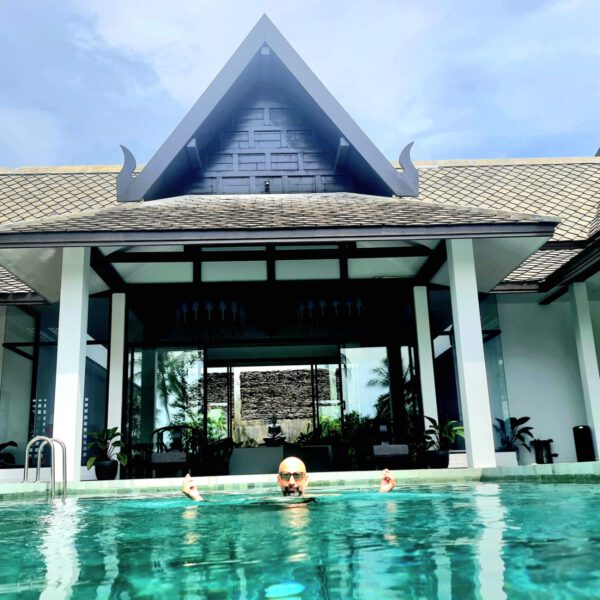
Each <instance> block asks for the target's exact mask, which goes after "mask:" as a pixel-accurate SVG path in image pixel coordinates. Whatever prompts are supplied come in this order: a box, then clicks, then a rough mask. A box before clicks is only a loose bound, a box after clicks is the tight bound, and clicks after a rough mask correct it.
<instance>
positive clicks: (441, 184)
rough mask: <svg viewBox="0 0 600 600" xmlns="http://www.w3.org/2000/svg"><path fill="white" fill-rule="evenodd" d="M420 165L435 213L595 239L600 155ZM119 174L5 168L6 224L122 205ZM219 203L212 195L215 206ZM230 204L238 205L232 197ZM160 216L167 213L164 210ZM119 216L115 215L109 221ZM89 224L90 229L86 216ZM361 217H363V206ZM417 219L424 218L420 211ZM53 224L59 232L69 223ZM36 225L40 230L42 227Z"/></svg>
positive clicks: (540, 264) (544, 271)
mask: <svg viewBox="0 0 600 600" xmlns="http://www.w3.org/2000/svg"><path fill="white" fill-rule="evenodd" d="M417 166H418V168H419V173H420V181H421V186H420V195H419V200H425V201H427V202H428V204H427V207H428V211H429V210H430V208H431V204H429V202H431V203H435V204H441V205H454V206H457V207H475V208H487V209H491V210H492V211H496V212H499V211H501V212H502V213H505V211H510V212H513V213H515V212H518V213H533V214H538V215H540V214H551V215H556V216H558V217H559V218H560V219H561V223H560V225H559V226H558V227H557V228H556V230H555V233H554V236H553V238H552V239H553V241H555V242H570V241H579V240H585V239H587V238H588V235H589V233H590V227H592V224H593V221H594V218H595V216H596V213H597V205H598V203H599V202H600V158H599V157H591V158H587V157H584V158H556V159H505V160H473V161H435V162H427V163H417ZM119 170H120V167H115V166H99V167H93V166H92V167H47V168H43V167H40V168H20V169H0V223H5V224H6V223H9V222H11V223H14V224H15V225H16V224H17V223H21V225H20V226H24V225H25V223H22V222H23V221H32V220H35V221H39V220H40V219H44V218H45V217H50V216H57V215H66V214H69V215H73V214H77V213H80V212H87V211H90V210H94V211H95V210H97V209H103V208H108V207H117V206H120V205H119V203H118V202H117V198H116V176H117V173H118V172H119ZM217 198H219V197H217V196H213V197H212V199H213V201H214V200H216V199H217ZM238 198H239V197H238ZM246 198H247V202H249V203H253V202H254V203H257V202H259V201H260V202H262V201H263V200H264V198H265V196H258V197H253V198H249V197H246ZM196 199H197V200H198V199H199V200H201V201H205V199H202V198H198V197H196ZM313 199H314V197H313V198H311V201H312V200H313ZM379 200H382V199H379ZM229 201H234V200H233V198H232V197H230V200H229ZM155 202H161V201H155ZM167 202H174V201H173V200H168V201H167ZM389 202H393V203H396V204H393V205H392V206H394V207H396V208H398V207H399V206H400V204H399V203H398V200H397V199H394V200H392V201H389ZM409 202H415V201H414V200H412V201H409ZM145 204H146V205H150V204H151V203H149V202H148V203H145ZM133 206H134V207H135V206H139V204H137V203H136V204H134V205H133ZM247 206H250V204H248V205H247ZM253 206H254V205H253ZM370 206H371V209H372V208H373V205H372V204H371V205H370ZM222 208H224V207H222ZM263 208H264V207H263ZM315 208H316V207H315ZM321 209H322V206H321ZM153 210H159V209H158V206H157V207H156V209H153ZM303 210H307V211H308V213H303V214H304V217H303V219H307V218H309V217H308V215H310V214H311V211H310V210H309V209H308V207H304V209H303ZM386 210H387V209H386ZM151 212H152V211H150V213H151ZM150 213H148V214H150ZM113 214H115V213H113V212H112V211H110V213H109V216H110V215H113ZM118 214H120V212H119V213H118ZM136 214H137V213H136ZM436 214H440V213H436ZM457 214H458V213H456V212H454V215H455V216H456V215H457ZM482 214H483V213H482ZM315 216H316V215H315V214H312V217H313V218H314V217H315ZM372 217H373V215H372ZM82 218H83V219H84V220H83V221H82V222H83V223H85V222H86V217H85V216H84V215H82ZM238 218H241V216H238ZM356 218H358V219H360V215H359V214H358V207H357V215H356ZM411 218H412V219H414V218H416V213H415V214H412V215H411ZM421 218H423V217H421ZM480 218H481V217H480ZM485 218H489V216H487V217H485ZM68 221H71V219H68ZM52 222H53V223H54V226H56V227H58V226H59V224H60V223H61V222H62V221H60V220H59V221H56V220H55V219H52ZM371 222H372V221H371ZM74 223H75V222H74ZM76 223H80V221H76ZM29 225H31V226H33V227H40V223H37V224H35V225H34V224H33V223H28V224H27V226H29ZM71 226H73V225H71ZM13 231H14V229H13ZM578 252H579V250H577V249H573V248H569V249H568V250H562V251H559V250H557V249H553V250H552V251H548V250H540V251H538V252H537V253H536V254H534V255H533V256H532V257H531V258H530V259H528V260H527V261H526V262H525V263H523V265H521V267H519V269H517V270H516V271H515V272H514V273H513V274H511V275H510V276H509V277H508V278H507V281H540V280H542V279H544V278H545V277H547V276H548V275H549V274H550V273H551V272H553V271H554V270H556V268H558V267H560V266H562V265H563V264H564V263H565V262H566V261H568V260H570V259H571V258H572V257H573V256H575V255H576V254H577V253H578Z"/></svg>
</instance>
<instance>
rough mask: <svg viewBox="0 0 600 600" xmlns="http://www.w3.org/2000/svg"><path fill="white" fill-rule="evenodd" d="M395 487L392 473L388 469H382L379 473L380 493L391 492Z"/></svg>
mask: <svg viewBox="0 0 600 600" xmlns="http://www.w3.org/2000/svg"><path fill="white" fill-rule="evenodd" d="M395 487H396V480H395V479H394V477H393V476H392V473H391V471H390V470H389V469H384V470H383V473H382V474H381V485H380V486H379V491H380V492H382V493H387V492H391V491H392V490H393V489H394V488H395Z"/></svg>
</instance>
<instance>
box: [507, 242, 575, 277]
mask: <svg viewBox="0 0 600 600" xmlns="http://www.w3.org/2000/svg"><path fill="white" fill-rule="evenodd" d="M580 252H581V249H572V248H569V249H564V250H538V251H537V252H536V253H535V254H533V255H531V256H530V257H529V258H528V259H527V260H526V261H525V262H523V263H522V264H521V265H520V266H519V267H518V268H517V269H515V270H514V271H513V272H512V273H511V274H510V275H509V276H508V277H507V278H506V279H505V280H504V282H506V283H508V282H522V281H531V282H534V281H535V282H540V281H544V280H545V279H546V278H547V277H548V275H551V274H552V273H554V271H556V269H558V268H560V267H562V266H563V265H565V264H567V263H568V262H569V261H570V260H571V259H572V258H573V257H575V256H577V255H578V254H579V253H580Z"/></svg>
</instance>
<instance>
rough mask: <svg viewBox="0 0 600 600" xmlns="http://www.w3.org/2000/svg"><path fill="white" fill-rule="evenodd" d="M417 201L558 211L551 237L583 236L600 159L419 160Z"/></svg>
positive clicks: (598, 191) (598, 185) (598, 188)
mask: <svg viewBox="0 0 600 600" xmlns="http://www.w3.org/2000/svg"><path fill="white" fill-rule="evenodd" d="M419 166H420V168H419V174H420V195H419V198H420V199H421V200H430V201H432V202H440V203H444V204H445V203H448V204H454V205H461V206H479V207H482V208H484V207H485V208H493V209H496V210H509V211H520V212H528V213H539V214H550V215H557V216H558V217H560V219H561V223H560V225H559V226H558V227H557V228H556V231H555V234H554V236H553V238H552V239H553V240H555V241H558V240H560V241H566V240H585V239H586V238H587V237H588V235H589V230H590V225H591V223H592V220H593V219H594V217H595V215H596V210H597V207H598V203H599V202H600V158H585V159H554V160H548V161H544V160H540V159H530V160H523V161H517V160H506V161H473V162H469V161H447V162H443V161H440V162H439V163H428V164H427V165H425V164H422V165H419Z"/></svg>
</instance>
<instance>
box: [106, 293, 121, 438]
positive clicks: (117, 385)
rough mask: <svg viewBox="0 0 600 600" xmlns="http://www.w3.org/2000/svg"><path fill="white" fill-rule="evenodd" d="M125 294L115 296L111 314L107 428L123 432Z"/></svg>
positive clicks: (112, 301)
mask: <svg viewBox="0 0 600 600" xmlns="http://www.w3.org/2000/svg"><path fill="white" fill-rule="evenodd" d="M124 361H125V294H120V293H119V294H113V295H112V299H111V312H110V357H109V363H108V364H109V367H108V410H107V414H106V427H107V428H108V429H110V428H111V427H118V428H119V431H121V424H122V417H123V378H124V372H125V364H124Z"/></svg>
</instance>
